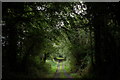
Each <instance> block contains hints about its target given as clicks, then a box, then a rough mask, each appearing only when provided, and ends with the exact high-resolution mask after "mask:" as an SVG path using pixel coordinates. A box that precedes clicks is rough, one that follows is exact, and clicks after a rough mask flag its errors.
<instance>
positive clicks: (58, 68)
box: [54, 63, 60, 78]
mask: <svg viewBox="0 0 120 80" xmlns="http://www.w3.org/2000/svg"><path fill="white" fill-rule="evenodd" d="M59 76H60V63H58V64H57V70H56V72H55V76H54V78H59Z"/></svg>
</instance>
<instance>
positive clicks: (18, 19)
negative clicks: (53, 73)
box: [2, 3, 120, 80]
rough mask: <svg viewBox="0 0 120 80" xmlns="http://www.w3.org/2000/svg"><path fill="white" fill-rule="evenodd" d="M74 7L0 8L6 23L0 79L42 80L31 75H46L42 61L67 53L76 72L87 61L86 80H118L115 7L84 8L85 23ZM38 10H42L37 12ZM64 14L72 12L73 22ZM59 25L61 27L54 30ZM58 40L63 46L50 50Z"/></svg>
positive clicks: (119, 36)
mask: <svg viewBox="0 0 120 80" xmlns="http://www.w3.org/2000/svg"><path fill="white" fill-rule="evenodd" d="M77 4H78V3H2V14H3V15H2V16H3V19H2V20H3V23H5V25H3V26H2V36H3V38H2V59H3V63H2V67H3V68H2V71H3V72H2V76H3V79H6V78H10V79H12V78H20V77H21V76H22V75H27V76H30V78H36V77H38V78H40V76H39V75H37V74H38V73H36V74H32V73H35V72H37V71H40V73H41V72H42V70H43V71H44V72H45V71H46V72H47V71H48V69H46V68H45V67H44V66H45V65H46V64H45V63H46V60H47V59H51V58H52V57H51V56H53V55H56V54H57V52H58V51H59V49H61V50H62V49H65V50H63V51H66V52H65V53H64V54H65V56H66V60H67V59H68V57H69V59H68V60H70V61H71V62H72V61H73V63H71V64H73V65H77V67H76V68H75V71H77V70H78V71H79V69H80V67H81V66H82V65H87V62H89V61H88V60H89V59H88V58H89V57H90V60H91V63H92V65H91V67H92V68H91V71H90V74H93V75H92V77H90V78H88V79H92V80H107V79H108V80H109V79H112V80H120V78H119V74H120V67H119V65H120V19H119V15H120V10H119V9H120V5H119V3H85V5H86V6H87V10H86V11H87V14H86V15H82V14H80V15H81V16H82V17H83V18H81V17H80V15H78V14H77V13H75V12H74V11H73V6H74V5H77ZM37 6H41V8H40V10H38V9H37ZM68 13H74V15H75V17H70V16H69V15H67V14H68ZM61 14H62V15H61ZM86 19H87V20H88V22H86V21H85V20H86ZM60 21H62V22H64V26H62V25H61V26H59V27H55V26H56V24H58V22H60ZM58 25H59V24H58ZM76 26H78V27H76ZM62 39H63V40H62ZM60 41H66V42H64V44H65V46H62V47H61V48H57V47H53V46H52V45H51V44H52V43H53V42H54V43H57V44H59V43H58V42H60ZM87 41H88V42H87ZM67 42H69V43H67ZM71 46H72V47H71ZM66 49H67V50H66ZM69 53H70V54H69ZM53 57H55V56H53ZM86 57H87V59H86ZM74 59H75V60H74ZM47 67H48V66H47ZM73 71H74V70H73ZM19 75H20V77H19ZM40 75H41V76H44V75H42V74H40ZM22 78H25V77H24V76H22ZM83 79H84V80H88V79H87V78H83ZM81 80H82V79H81Z"/></svg>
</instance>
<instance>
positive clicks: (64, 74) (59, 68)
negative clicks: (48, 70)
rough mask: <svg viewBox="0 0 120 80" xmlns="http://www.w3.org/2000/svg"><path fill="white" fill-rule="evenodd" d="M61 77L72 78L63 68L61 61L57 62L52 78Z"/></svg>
mask: <svg viewBox="0 0 120 80" xmlns="http://www.w3.org/2000/svg"><path fill="white" fill-rule="evenodd" d="M63 77H64V78H73V77H71V76H70V74H68V73H67V71H66V70H65V65H64V64H63V63H58V65H57V70H56V73H55V75H54V78H63Z"/></svg>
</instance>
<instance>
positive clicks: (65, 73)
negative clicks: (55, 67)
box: [62, 63, 73, 78]
mask: <svg viewBox="0 0 120 80" xmlns="http://www.w3.org/2000/svg"><path fill="white" fill-rule="evenodd" d="M64 67H65V65H64V64H63V63H62V69H63V71H64V75H65V76H66V78H73V77H72V76H70V74H68V73H67V71H66V70H65V68H64Z"/></svg>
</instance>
